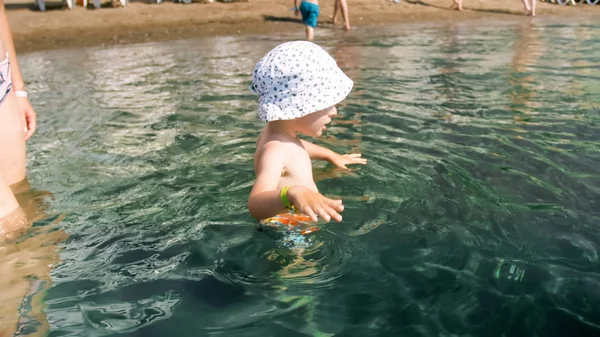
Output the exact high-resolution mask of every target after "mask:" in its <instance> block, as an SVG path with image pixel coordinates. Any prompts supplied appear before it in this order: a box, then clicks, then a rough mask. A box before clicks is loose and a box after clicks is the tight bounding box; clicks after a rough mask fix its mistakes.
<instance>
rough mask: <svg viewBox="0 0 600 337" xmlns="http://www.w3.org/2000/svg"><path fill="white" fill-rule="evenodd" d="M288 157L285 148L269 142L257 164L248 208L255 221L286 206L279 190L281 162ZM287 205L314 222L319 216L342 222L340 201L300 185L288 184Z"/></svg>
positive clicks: (326, 219) (274, 213)
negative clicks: (292, 206) (290, 205)
mask: <svg viewBox="0 0 600 337" xmlns="http://www.w3.org/2000/svg"><path fill="white" fill-rule="evenodd" d="M286 156H287V151H286V149H285V148H284V147H281V146H277V145H276V144H268V145H267V146H266V147H265V150H264V152H263V154H262V156H261V158H260V161H259V162H258V163H257V166H256V182H255V183H254V187H252V191H251V192H250V197H249V198H248V210H249V211H250V214H251V215H252V217H253V218H255V219H257V220H262V219H266V218H269V217H272V216H275V215H277V214H278V213H280V212H281V211H283V210H284V209H285V206H284V204H283V201H282V196H281V193H282V189H279V187H278V185H279V179H280V178H281V171H282V170H283V168H284V167H283V163H284V160H283V158H285V157H286ZM285 196H286V197H287V199H288V201H289V203H290V204H292V205H294V206H295V207H296V209H297V210H298V211H299V212H300V213H302V214H306V215H308V216H309V217H311V219H312V220H313V221H315V222H316V221H318V218H317V216H318V217H321V218H322V219H323V220H325V221H329V220H331V219H332V218H333V219H334V220H336V221H342V216H341V215H340V214H339V213H340V212H342V211H343V210H344V206H343V205H342V201H341V200H333V199H329V198H326V197H324V196H323V195H321V194H320V193H318V192H315V191H312V190H310V189H308V188H306V187H304V186H301V185H294V186H289V187H288V189H287V193H286V195H285Z"/></svg>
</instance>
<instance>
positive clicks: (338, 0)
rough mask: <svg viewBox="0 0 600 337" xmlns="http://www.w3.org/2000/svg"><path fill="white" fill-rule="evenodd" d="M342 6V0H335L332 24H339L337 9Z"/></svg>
mask: <svg viewBox="0 0 600 337" xmlns="http://www.w3.org/2000/svg"><path fill="white" fill-rule="evenodd" d="M339 7H340V0H335V1H334V2H333V14H331V23H332V24H334V25H335V24H337V11H338V8H339Z"/></svg>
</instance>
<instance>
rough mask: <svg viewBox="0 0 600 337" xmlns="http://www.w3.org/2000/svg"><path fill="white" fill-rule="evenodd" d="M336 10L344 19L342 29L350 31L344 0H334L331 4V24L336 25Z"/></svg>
mask: <svg viewBox="0 0 600 337" xmlns="http://www.w3.org/2000/svg"><path fill="white" fill-rule="evenodd" d="M338 10H339V11H340V12H342V17H344V29H345V30H350V17H349V14H348V2H347V1H346V0H335V1H334V3H333V14H332V15H331V23H333V24H334V25H335V24H337V13H338Z"/></svg>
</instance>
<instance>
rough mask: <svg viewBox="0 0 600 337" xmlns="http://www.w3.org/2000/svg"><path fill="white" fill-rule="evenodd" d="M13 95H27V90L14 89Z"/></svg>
mask: <svg viewBox="0 0 600 337" xmlns="http://www.w3.org/2000/svg"><path fill="white" fill-rule="evenodd" d="M15 95H16V96H17V97H27V91H25V90H17V91H15Z"/></svg>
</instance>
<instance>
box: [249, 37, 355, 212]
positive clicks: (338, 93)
mask: <svg viewBox="0 0 600 337" xmlns="http://www.w3.org/2000/svg"><path fill="white" fill-rule="evenodd" d="M352 86H353V82H352V80H350V79H349V78H348V77H347V76H346V75H345V74H344V73H343V72H342V70H341V69H340V68H338V66H337V64H336V61H335V60H334V59H333V58H332V57H331V56H330V55H329V54H328V53H327V52H326V51H325V50H323V49H322V48H321V47H319V46H317V45H316V44H314V43H312V42H307V41H294V42H287V43H284V44H281V45H279V46H277V47H275V48H274V49H273V50H271V51H270V52H269V53H267V54H266V55H265V56H264V57H263V58H262V59H261V60H260V61H259V62H258V63H257V64H256V67H255V68H254V75H253V80H252V86H251V90H252V91H253V92H254V93H256V94H258V95H259V106H260V108H259V116H260V119H261V120H263V121H264V122H267V125H266V126H265V128H264V129H263V130H262V132H261V133H260V136H259V137H258V140H257V142H256V152H255V155H254V168H255V172H256V181H255V183H254V186H253V187H252V191H251V192H250V196H249V198H248V209H249V211H250V214H251V215H252V216H253V217H254V218H255V219H258V220H263V219H268V218H272V217H276V216H277V215H278V214H282V215H283V214H289V213H292V214H297V215H299V216H301V217H303V218H306V220H307V221H313V222H317V221H318V219H319V218H320V219H322V220H324V221H330V220H331V219H333V220H335V221H338V222H339V221H341V220H342V216H341V215H340V213H341V212H342V211H343V210H344V206H343V205H342V201H341V200H333V199H330V198H327V197H325V196H324V195H322V194H321V193H320V192H319V190H318V189H317V186H316V184H315V181H314V178H313V172H312V163H311V160H312V159H316V160H326V161H329V162H331V163H332V164H333V165H334V166H335V167H338V168H343V169H345V168H346V165H350V164H366V160H365V159H363V158H361V155H360V154H359V153H354V154H347V155H342V154H338V153H336V152H334V151H331V150H329V149H327V148H324V147H321V146H318V145H316V144H313V143H311V142H308V141H305V140H303V139H301V138H300V137H299V135H300V134H303V135H306V136H310V137H315V138H316V137H319V136H321V135H322V133H323V132H324V131H325V129H326V125H327V124H329V123H330V122H331V117H332V116H334V115H336V114H337V109H336V105H337V104H338V103H340V102H341V101H342V100H343V99H344V98H345V97H346V96H347V95H348V94H349V93H350V90H351V89H352ZM302 221H303V220H302Z"/></svg>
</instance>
